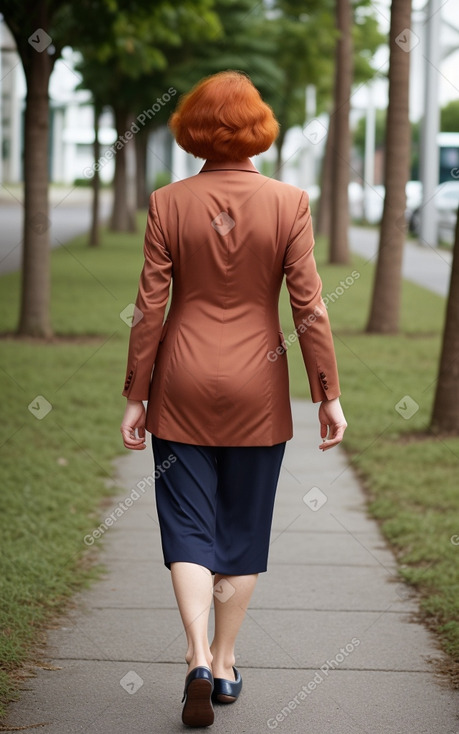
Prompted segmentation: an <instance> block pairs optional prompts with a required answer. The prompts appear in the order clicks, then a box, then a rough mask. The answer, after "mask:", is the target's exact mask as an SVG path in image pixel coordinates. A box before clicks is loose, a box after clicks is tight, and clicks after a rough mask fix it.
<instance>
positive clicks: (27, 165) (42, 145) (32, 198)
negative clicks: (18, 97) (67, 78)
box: [18, 18, 53, 337]
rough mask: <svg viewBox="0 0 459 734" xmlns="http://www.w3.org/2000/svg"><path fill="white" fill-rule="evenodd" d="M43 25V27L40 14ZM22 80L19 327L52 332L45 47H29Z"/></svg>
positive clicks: (20, 330)
mask: <svg viewBox="0 0 459 734" xmlns="http://www.w3.org/2000/svg"><path fill="white" fill-rule="evenodd" d="M42 22H43V25H41V27H42V28H44V29H46V28H47V23H46V22H45V19H44V18H42ZM22 61H23V64H24V71H25V75H26V82H27V96H26V109H25V128H24V241H23V254H22V293H21V312H20V318H19V326H18V333H19V334H21V335H24V336H40V337H49V336H51V334H52V329H51V322H50V315H49V301H50V288H51V279H50V243H49V228H50V224H51V222H50V220H49V203H48V178H49V176H48V138H49V98H48V85H49V78H50V75H51V71H52V67H53V62H52V60H51V58H50V56H49V54H48V53H47V50H46V49H45V50H44V51H41V52H38V51H36V50H35V49H31V54H29V55H28V58H27V59H24V58H23V59H22Z"/></svg>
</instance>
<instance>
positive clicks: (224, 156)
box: [169, 71, 279, 161]
mask: <svg viewBox="0 0 459 734" xmlns="http://www.w3.org/2000/svg"><path fill="white" fill-rule="evenodd" d="M169 127H170V128H171V130H172V132H173V133H174V135H175V139H176V141H177V143H178V144H179V145H180V147H181V148H183V149H184V150H186V151H187V153H192V154H193V155H194V156H195V157H196V158H205V159H207V160H211V161H224V160H225V161H242V160H244V159H245V158H249V157H250V156H253V155H256V154H257V153H262V152H263V151H264V150H267V149H268V148H269V146H270V145H271V144H272V143H273V142H274V140H275V139H276V137H277V135H278V132H279V125H278V123H277V120H276V118H275V117H274V113H273V111H272V109H271V107H270V106H269V105H267V104H266V103H265V102H263V100H262V99H261V96H260V93H259V91H258V89H256V87H255V86H254V85H253V83H252V81H251V80H250V79H249V77H248V76H246V74H243V73H241V72H239V71H221V72H219V73H218V74H213V75H212V76H208V77H206V78H205V79H202V80H201V81H200V82H198V84H196V86H195V87H193V89H192V90H191V91H190V92H188V94H185V95H184V96H183V97H182V98H181V100H180V102H179V104H178V107H177V110H176V111H175V112H174V113H173V115H172V116H171V118H170V120H169Z"/></svg>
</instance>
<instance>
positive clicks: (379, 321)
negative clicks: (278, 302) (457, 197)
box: [367, 0, 411, 334]
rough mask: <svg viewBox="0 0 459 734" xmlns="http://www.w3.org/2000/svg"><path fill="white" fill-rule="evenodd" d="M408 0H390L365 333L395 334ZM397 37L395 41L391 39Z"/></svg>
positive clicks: (406, 139)
mask: <svg viewBox="0 0 459 734" xmlns="http://www.w3.org/2000/svg"><path fill="white" fill-rule="evenodd" d="M410 23H411V0H398V1H397V2H396V3H392V10H391V26H390V61H389V105H388V108H387V123H386V150H385V186H386V195H385V198H384V209H383V216H382V221H381V230H380V236H379V250H378V261H377V265H376V272H375V280H374V287H373V297H372V304H371V311H370V318H369V322H368V326H367V332H371V333H378V334H396V333H397V332H398V329H399V321H400V298H401V289H402V259H403V246H404V243H405V205H406V194H405V187H406V182H407V180H408V175H409V168H410V136H411V128H410V120H409V115H408V112H409V109H408V106H409V84H410V54H409V52H408V51H407V50H406V49H404V48H403V38H402V39H401V38H400V34H401V29H402V30H403V29H409V28H410ZM396 39H397V40H396Z"/></svg>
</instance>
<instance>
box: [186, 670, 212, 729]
mask: <svg viewBox="0 0 459 734" xmlns="http://www.w3.org/2000/svg"><path fill="white" fill-rule="evenodd" d="M213 688H214V679H213V676H212V671H211V670H210V669H209V668H205V667H204V666H203V667H198V668H193V670H191V671H190V672H189V673H188V675H187V677H186V680H185V690H184V692H183V698H182V702H183V701H185V705H184V707H183V711H182V721H183V723H184V724H186V725H187V726H211V725H212V724H213V723H214V709H213V706H212V691H213Z"/></svg>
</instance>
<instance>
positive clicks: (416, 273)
mask: <svg viewBox="0 0 459 734" xmlns="http://www.w3.org/2000/svg"><path fill="white" fill-rule="evenodd" d="M349 243H350V248H351V250H352V251H353V252H356V253H357V254H358V255H361V256H362V257H364V258H365V259H366V260H367V261H372V262H374V263H376V257H377V254H378V246H379V229H375V228H370V227H350V229H349ZM452 262H453V253H452V250H445V249H442V248H440V247H430V246H428V245H420V244H419V242H418V241H417V240H411V239H410V240H406V242H405V247H404V249H403V263H402V275H403V277H404V278H405V279H406V280H410V281H411V282H412V283H417V285H421V286H422V287H423V288H427V290H429V291H433V292H434V293H437V294H438V295H439V296H447V295H448V290H449V281H450V278H451V265H452Z"/></svg>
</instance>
